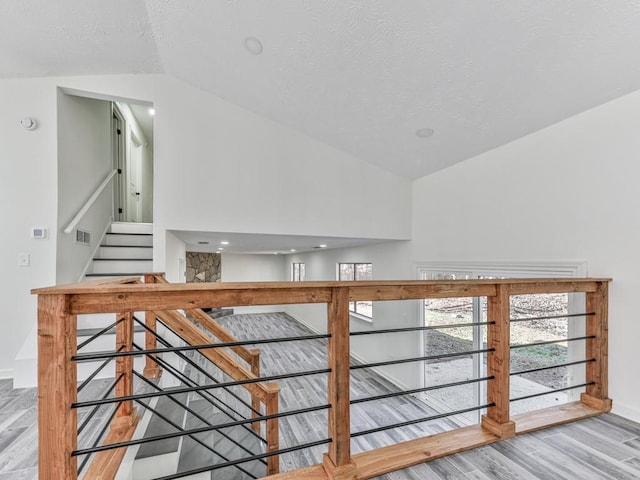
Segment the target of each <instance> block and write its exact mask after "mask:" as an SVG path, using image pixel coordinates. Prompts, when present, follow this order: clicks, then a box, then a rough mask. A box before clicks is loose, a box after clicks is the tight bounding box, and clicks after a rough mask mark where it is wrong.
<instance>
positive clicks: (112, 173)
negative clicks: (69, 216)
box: [64, 168, 118, 233]
mask: <svg viewBox="0 0 640 480" xmlns="http://www.w3.org/2000/svg"><path fill="white" fill-rule="evenodd" d="M116 173H118V170H117V169H115V168H114V169H113V170H112V171H110V172H109V174H108V175H107V176H106V177H105V179H104V180H103V181H102V183H101V184H100V186H99V187H98V188H96V191H95V192H93V194H92V195H91V196H90V197H89V199H88V200H87V201H86V202H85V204H84V205H83V206H82V208H81V209H80V211H79V212H78V213H76V216H75V217H73V220H71V222H70V223H69V225H67V228H65V229H64V233H71V232H72V231H73V229H74V228H76V225H78V223H80V220H82V217H84V215H85V213H87V211H89V209H90V208H91V206H92V205H93V204H94V202H95V201H96V200H97V199H98V197H99V196H100V194H101V193H102V191H103V190H104V189H105V188H106V187H107V185H109V182H111V179H112V178H113V177H115V175H116Z"/></svg>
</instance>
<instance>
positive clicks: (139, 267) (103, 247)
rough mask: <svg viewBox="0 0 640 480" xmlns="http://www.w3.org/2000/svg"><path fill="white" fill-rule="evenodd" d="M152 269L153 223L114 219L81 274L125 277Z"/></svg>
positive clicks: (88, 277) (91, 276) (89, 277)
mask: <svg viewBox="0 0 640 480" xmlns="http://www.w3.org/2000/svg"><path fill="white" fill-rule="evenodd" d="M152 270H153V224H151V223H130V222H114V223H112V224H111V227H110V228H109V230H108V232H107V233H106V234H105V236H104V239H103V240H102V243H101V244H100V248H99V249H98V251H97V252H96V255H95V256H94V258H93V262H92V264H91V266H90V267H89V269H88V271H87V273H86V274H85V277H86V278H87V279H91V278H96V277H122V276H127V277H129V276H132V275H142V274H145V273H149V272H151V271H152Z"/></svg>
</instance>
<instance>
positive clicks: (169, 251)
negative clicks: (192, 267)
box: [164, 232, 187, 283]
mask: <svg viewBox="0 0 640 480" xmlns="http://www.w3.org/2000/svg"><path fill="white" fill-rule="evenodd" d="M166 246H167V248H166V262H165V269H164V272H165V278H166V279H167V280H168V281H169V282H171V283H184V282H185V281H186V277H185V270H186V258H187V253H186V252H187V248H186V245H185V243H184V242H183V241H182V240H180V239H179V238H178V237H176V236H175V235H174V234H173V233H172V232H166Z"/></svg>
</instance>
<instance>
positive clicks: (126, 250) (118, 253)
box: [97, 245, 153, 260]
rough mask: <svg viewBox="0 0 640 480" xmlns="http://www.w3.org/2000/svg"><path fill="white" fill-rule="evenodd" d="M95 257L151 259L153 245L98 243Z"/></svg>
mask: <svg viewBox="0 0 640 480" xmlns="http://www.w3.org/2000/svg"><path fill="white" fill-rule="evenodd" d="M97 258H100V259H103V258H141V259H147V260H151V259H153V247H152V246H151V245H144V246H133V247H132V246H128V245H100V248H99V249H98V252H97Z"/></svg>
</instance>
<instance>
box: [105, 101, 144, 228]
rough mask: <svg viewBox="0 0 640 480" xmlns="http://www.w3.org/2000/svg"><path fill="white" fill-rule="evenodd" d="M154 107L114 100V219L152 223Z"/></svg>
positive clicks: (112, 104) (112, 129)
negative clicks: (115, 170)
mask: <svg viewBox="0 0 640 480" xmlns="http://www.w3.org/2000/svg"><path fill="white" fill-rule="evenodd" d="M152 112H153V109H152V108H150V106H149V105H148V104H147V105H138V104H134V103H124V102H112V103H111V117H112V118H111V138H112V155H113V166H114V168H115V169H117V171H118V177H117V181H116V182H115V183H114V207H113V208H114V212H113V218H114V219H115V220H116V221H119V222H137V223H152V222H153V114H152Z"/></svg>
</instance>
